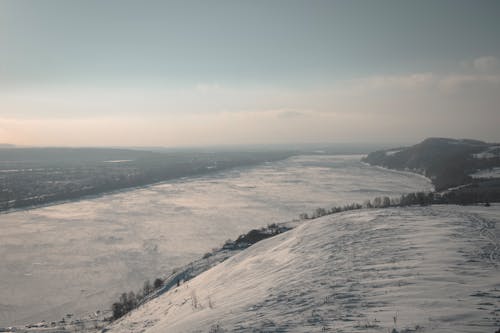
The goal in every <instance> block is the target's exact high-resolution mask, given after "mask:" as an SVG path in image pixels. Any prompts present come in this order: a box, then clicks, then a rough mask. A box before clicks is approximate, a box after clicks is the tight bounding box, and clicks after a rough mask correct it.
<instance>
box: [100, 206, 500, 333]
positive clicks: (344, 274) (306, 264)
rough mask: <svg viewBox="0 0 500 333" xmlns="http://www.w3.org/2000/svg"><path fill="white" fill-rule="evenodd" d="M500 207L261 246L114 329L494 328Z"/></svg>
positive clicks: (313, 226) (337, 218) (295, 234)
mask: <svg viewBox="0 0 500 333" xmlns="http://www.w3.org/2000/svg"><path fill="white" fill-rule="evenodd" d="M499 221H500V206H499V205H495V206H492V207H479V206H475V207H471V206H469V207H459V206H433V207H411V208H395V209H382V210H361V211H352V212H346V213H341V214H334V215H330V216H325V217H323V218H319V219H316V220H311V221H308V222H305V223H304V224H302V225H300V226H298V227H297V228H295V229H293V230H291V231H289V232H286V233H284V234H281V235H278V236H276V237H273V238H270V239H267V240H264V241H261V242H259V243H257V244H255V245H254V246H252V247H250V248H248V249H247V250H244V251H242V252H241V253H239V254H237V255H235V256H234V257H231V258H229V259H228V260H226V261H224V262H223V263H221V264H219V265H217V266H215V267H213V268H212V269H210V270H208V271H206V272H204V273H202V274H201V275H199V276H198V277H196V278H194V279H193V280H191V281H189V282H186V283H184V284H181V285H180V286H179V287H177V288H175V289H172V290H170V291H169V292H167V293H165V294H163V295H161V296H159V297H157V298H155V299H153V300H151V301H150V302H148V303H146V304H144V305H142V306H141V307H140V308H138V309H136V310H135V311H133V312H132V313H130V314H128V315H126V316H125V317H124V318H122V319H121V320H119V321H117V322H115V323H114V324H113V325H112V326H110V327H109V331H108V332H117V333H118V332H119V333H123V332H144V333H153V332H161V333H164V332H320V331H321V332H325V331H332V332H388V330H389V331H391V330H392V329H393V328H396V329H397V330H398V331H399V332H416V331H418V332H495V331H496V330H497V329H498V327H499V325H500V244H499V239H500V235H499V234H500V232H499V225H500V224H499Z"/></svg>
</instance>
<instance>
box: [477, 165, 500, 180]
mask: <svg viewBox="0 0 500 333" xmlns="http://www.w3.org/2000/svg"><path fill="white" fill-rule="evenodd" d="M470 176H471V177H472V178H500V167H497V168H491V169H484V170H478V171H477V172H475V173H473V174H472V175H470Z"/></svg>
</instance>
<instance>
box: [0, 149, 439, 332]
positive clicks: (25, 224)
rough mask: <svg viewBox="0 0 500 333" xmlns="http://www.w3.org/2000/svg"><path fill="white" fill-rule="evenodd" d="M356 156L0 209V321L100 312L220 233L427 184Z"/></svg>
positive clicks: (216, 242) (223, 236)
mask: <svg viewBox="0 0 500 333" xmlns="http://www.w3.org/2000/svg"><path fill="white" fill-rule="evenodd" d="M360 157H361V156H338V155H337V156H327V155H325V156H319V155H314V156H297V157H293V158H290V159H287V160H283V161H278V162H273V163H267V164H263V165H260V166H257V167H252V168H235V169H231V170H226V171H224V172H218V173H213V174H210V175H205V176H202V177H194V178H185V179H181V180H173V181H169V182H165V183H162V184H157V185H154V186H149V187H146V188H142V189H137V190H133V191H124V192H121V193H116V194H112V195H106V196H101V197H96V198H93V199H85V200H78V201H75V202H69V203H64V204H58V205H51V206H47V207H42V208H36V209H23V210H19V211H15V212H9V213H4V214H0V225H1V231H0V257H1V258H2V259H1V265H0V327H2V326H10V325H23V324H27V323H37V322H40V321H42V320H45V321H47V322H51V321H53V320H56V321H58V320H60V319H61V318H62V317H63V316H65V315H66V314H74V317H79V318H84V317H86V316H87V315H92V314H93V313H94V311H96V310H101V311H104V310H106V309H109V308H110V307H111V303H112V302H113V301H114V300H116V299H118V297H119V295H120V293H122V292H124V291H127V292H128V291H130V290H134V291H137V290H138V289H140V288H142V285H143V283H144V281H145V280H147V279H154V278H156V277H165V276H168V275H169V274H170V273H171V272H172V270H173V269H175V268H178V267H181V266H184V265H186V264H188V263H189V262H191V261H193V260H195V259H196V258H200V257H201V256H203V254H204V253H206V252H208V251H210V250H211V249H212V248H214V247H220V246H221V245H222V243H223V242H224V241H225V240H227V239H228V238H232V239H235V238H236V237H237V236H238V235H239V234H241V233H244V232H248V231H249V230H250V229H253V228H260V227H263V226H265V225H267V224H270V223H274V222H283V221H288V220H291V219H294V218H297V217H298V215H299V214H300V213H304V212H305V213H310V212H312V211H313V210H314V209H316V208H317V207H325V208H330V207H332V206H339V205H344V204H348V203H351V202H363V201H364V200H366V199H373V197H376V196H385V195H387V196H399V195H400V194H402V193H407V192H414V191H426V190H430V189H432V184H431V183H430V182H429V180H428V179H424V178H421V177H419V176H417V175H414V174H405V173H401V172H395V171H389V170H382V169H378V168H374V167H370V166H367V165H363V164H362V163H360V161H359V159H360Z"/></svg>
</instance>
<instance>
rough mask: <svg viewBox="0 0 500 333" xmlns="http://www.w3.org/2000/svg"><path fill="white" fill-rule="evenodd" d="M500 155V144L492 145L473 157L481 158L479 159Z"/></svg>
mask: <svg viewBox="0 0 500 333" xmlns="http://www.w3.org/2000/svg"><path fill="white" fill-rule="evenodd" d="M498 156H500V146H492V147H488V149H486V150H485V151H482V152H480V153H478V154H473V155H472V157H474V158H479V159H483V158H495V157H498Z"/></svg>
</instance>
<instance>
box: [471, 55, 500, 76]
mask: <svg viewBox="0 0 500 333" xmlns="http://www.w3.org/2000/svg"><path fill="white" fill-rule="evenodd" d="M472 63H473V66H474V69H475V70H477V71H478V72H481V73H491V72H496V71H498V69H499V65H500V61H499V60H498V58H496V57H492V56H487V57H479V58H476V59H474V61H473V62H472Z"/></svg>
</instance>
